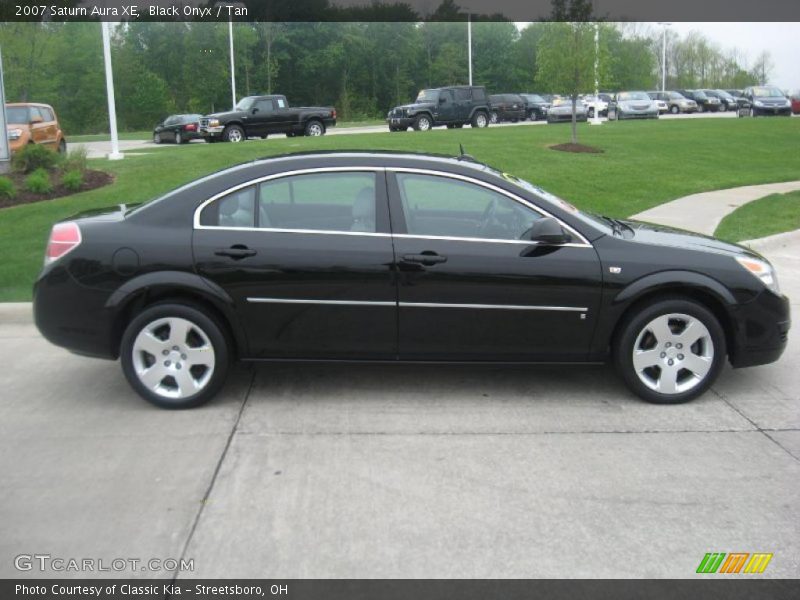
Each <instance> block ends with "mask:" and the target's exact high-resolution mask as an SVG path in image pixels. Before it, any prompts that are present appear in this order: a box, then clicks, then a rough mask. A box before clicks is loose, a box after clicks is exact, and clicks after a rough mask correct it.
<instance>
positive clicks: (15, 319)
mask: <svg viewBox="0 0 800 600" xmlns="http://www.w3.org/2000/svg"><path fill="white" fill-rule="evenodd" d="M0 323H2V324H3V325H9V324H12V323H13V324H17V325H20V324H28V323H33V304H32V303H31V302H0Z"/></svg>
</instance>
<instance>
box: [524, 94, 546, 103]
mask: <svg viewBox="0 0 800 600" xmlns="http://www.w3.org/2000/svg"><path fill="white" fill-rule="evenodd" d="M525 99H526V100H527V101H528V102H544V101H545V100H544V98H542V97H541V96H537V95H536V94H525Z"/></svg>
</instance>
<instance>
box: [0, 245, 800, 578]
mask: <svg viewBox="0 0 800 600" xmlns="http://www.w3.org/2000/svg"><path fill="white" fill-rule="evenodd" d="M795 239H797V238H795ZM766 254H767V255H768V256H769V257H770V258H771V259H772V260H773V262H774V264H775V265H776V267H777V269H778V272H779V276H780V280H781V284H782V287H783V289H784V291H785V292H787V293H788V294H789V295H790V297H792V298H794V299H795V302H794V304H793V309H794V311H795V313H796V314H797V311H798V310H800V304H799V303H798V302H797V299H798V298H800V243H798V242H797V241H796V242H795V243H794V245H790V246H787V247H771V248H767V249H766ZM29 311H30V308H29V305H24V304H23V305H0V339H1V340H2V342H1V343H0V360H2V362H3V364H5V365H6V368H5V369H3V370H2V371H0V388H2V390H3V394H2V402H0V473H2V475H3V485H2V487H0V522H2V524H3V535H2V536H0V577H20V576H21V577H28V576H30V577H34V576H35V577H41V576H64V575H66V576H86V575H88V576H92V573H82V574H81V573H72V572H68V573H63V572H46V573H39V572H37V571H29V572H24V573H21V572H18V571H16V570H15V568H14V557H15V556H17V555H19V554H49V555H51V556H53V557H63V558H95V559H103V560H104V561H106V563H108V562H110V561H111V560H112V559H114V558H139V559H142V560H148V559H150V558H160V559H166V558H185V559H193V560H194V571H193V572H187V573H183V574H181V577H248V576H249V577H280V578H304V577H315V578H328V577H333V578H339V577H343V578H360V577H369V578H378V577H382V578H395V577H399V578H427V577H445V578H452V577H519V578H529V577H555V578H560V577H620V576H621V577H675V578H685V577H692V576H694V575H695V569H696V568H697V565H698V564H699V562H700V560H701V559H702V558H703V556H704V554H705V553H706V552H713V551H718V552H770V553H773V554H774V558H773V559H772V562H771V563H770V564H769V567H768V569H767V570H766V572H765V573H764V574H763V575H760V577H790V578H796V577H797V576H798V573H799V572H800V569H799V568H798V567H799V565H800V521H799V520H798V519H797V514H798V511H799V510H800V493H798V492H800V411H799V410H798V401H799V400H800V392H798V390H800V372H799V371H798V369H797V365H798V358H800V341H798V335H797V333H796V332H794V335H792V336H790V339H791V341H790V346H789V348H788V350H787V352H786V354H785V355H784V357H783V359H782V360H781V361H780V362H778V363H776V364H773V365H769V366H765V367H759V368H754V369H749V370H741V371H732V370H730V369H728V370H727V371H726V372H725V373H724V374H723V376H722V378H721V379H720V381H719V382H718V383H717V385H716V386H714V388H713V390H712V391H711V392H710V393H707V394H706V395H705V396H704V397H702V398H700V399H699V400H697V401H695V402H692V403H690V404H685V405H679V406H653V405H648V404H644V403H642V402H640V401H639V400H637V399H636V398H635V397H633V396H632V395H631V394H630V393H628V392H627V391H626V390H625V388H624V387H623V386H622V384H621V383H620V381H619V380H618V379H617V378H616V377H615V376H614V374H613V373H612V371H611V369H610V368H607V367H599V366H592V367H588V366H587V367H534V368H522V367H514V368H505V367H504V368H501V367H479V368H465V367H432V366H429V367H419V366H320V365H318V366H302V365H297V366H291V365H284V366H258V367H253V368H240V369H238V370H237V371H236V373H235V375H234V376H233V377H232V378H231V380H230V381H229V383H228V385H227V387H226V389H225V390H224V393H223V394H222V395H221V396H220V397H219V398H218V399H217V400H216V401H214V402H213V403H212V404H211V405H209V406H207V407H204V408H201V409H196V410H191V411H184V412H169V411H163V410H159V409H156V408H154V407H151V406H150V405H148V404H146V403H145V402H144V401H142V400H140V399H139V398H138V397H137V396H135V395H134V393H133V392H132V391H131V390H130V389H129V388H128V386H127V384H126V383H125V381H124V379H123V377H122V374H121V372H120V368H119V365H118V364H116V363H112V362H104V361H95V360H91V359H85V358H81V357H78V356H73V355H71V354H69V353H68V352H66V351H64V350H61V349H58V348H56V347H54V346H51V345H49V344H48V343H47V342H45V341H44V340H43V339H42V338H41V337H40V336H39V335H38V333H37V332H36V330H35V328H34V327H33V325H32V324H31V322H30V314H29ZM109 575H112V576H113V575H119V576H123V575H124V576H139V577H141V576H146V577H153V576H163V575H169V573H166V572H163V571H158V570H156V571H155V572H133V573H130V572H127V571H125V572H121V573H114V572H112V573H104V574H103V576H109ZM748 577H752V576H748Z"/></svg>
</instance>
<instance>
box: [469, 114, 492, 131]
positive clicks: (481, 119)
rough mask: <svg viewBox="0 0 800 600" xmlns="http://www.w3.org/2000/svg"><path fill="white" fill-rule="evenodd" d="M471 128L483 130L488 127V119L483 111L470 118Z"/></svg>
mask: <svg viewBox="0 0 800 600" xmlns="http://www.w3.org/2000/svg"><path fill="white" fill-rule="evenodd" d="M471 123H472V126H473V127H477V128H478V129H483V128H484V127H488V126H489V117H487V116H486V113H485V112H483V111H478V112H476V113H475V114H474V115H473V116H472V122H471Z"/></svg>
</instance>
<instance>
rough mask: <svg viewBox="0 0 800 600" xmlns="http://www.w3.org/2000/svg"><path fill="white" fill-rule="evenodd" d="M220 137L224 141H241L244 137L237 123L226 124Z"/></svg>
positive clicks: (242, 130)
mask: <svg viewBox="0 0 800 600" xmlns="http://www.w3.org/2000/svg"><path fill="white" fill-rule="evenodd" d="M222 139H224V140H225V141H226V142H234V143H238V142H243V141H244V139H245V136H244V129H242V128H241V127H239V126H238V125H228V126H227V127H226V128H225V130H224V131H223V132H222Z"/></svg>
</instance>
